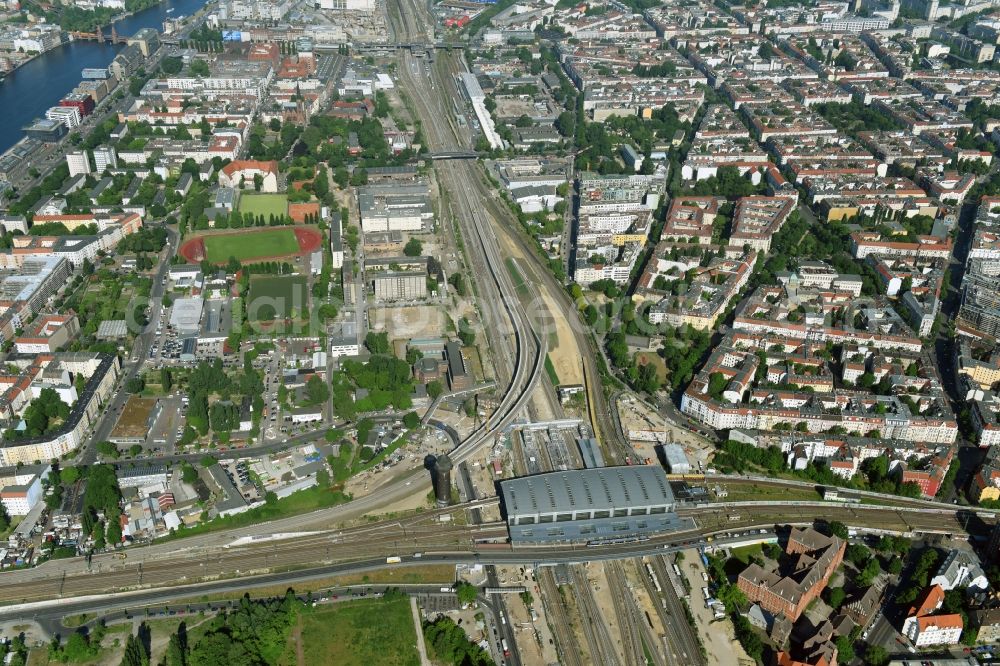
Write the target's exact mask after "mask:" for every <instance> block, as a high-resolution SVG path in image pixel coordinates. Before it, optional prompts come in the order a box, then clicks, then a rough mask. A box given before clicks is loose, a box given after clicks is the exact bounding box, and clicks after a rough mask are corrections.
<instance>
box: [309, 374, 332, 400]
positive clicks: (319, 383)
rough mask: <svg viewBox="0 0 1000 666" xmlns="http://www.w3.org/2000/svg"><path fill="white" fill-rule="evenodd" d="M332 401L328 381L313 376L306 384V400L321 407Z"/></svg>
mask: <svg viewBox="0 0 1000 666" xmlns="http://www.w3.org/2000/svg"><path fill="white" fill-rule="evenodd" d="M329 399H330V386H329V385H328V384H327V383H326V380H325V379H323V378H321V377H319V376H318V375H313V376H312V377H310V378H309V381H308V382H306V400H307V401H308V402H309V404H311V405H319V404H322V403H324V402H326V401H327V400H329Z"/></svg>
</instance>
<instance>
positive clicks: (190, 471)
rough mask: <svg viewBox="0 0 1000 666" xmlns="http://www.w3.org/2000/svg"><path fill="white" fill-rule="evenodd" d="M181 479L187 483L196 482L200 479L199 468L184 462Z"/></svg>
mask: <svg viewBox="0 0 1000 666" xmlns="http://www.w3.org/2000/svg"><path fill="white" fill-rule="evenodd" d="M181 480H182V481H183V482H184V483H187V484H191V483H194V482H195V481H197V480H198V470H196V469H195V468H194V467H193V466H192V465H191V464H190V463H184V464H183V465H182V466H181Z"/></svg>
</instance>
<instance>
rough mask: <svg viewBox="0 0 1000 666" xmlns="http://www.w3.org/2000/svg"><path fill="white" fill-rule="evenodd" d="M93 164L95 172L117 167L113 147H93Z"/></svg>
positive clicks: (116, 156)
mask: <svg viewBox="0 0 1000 666" xmlns="http://www.w3.org/2000/svg"><path fill="white" fill-rule="evenodd" d="M94 166H95V167H97V169H96V170H97V173H104V170H105V169H108V168H111V169H117V168H118V155H116V154H115V149H114V148H112V147H111V146H107V145H105V146H98V147H97V148H94Z"/></svg>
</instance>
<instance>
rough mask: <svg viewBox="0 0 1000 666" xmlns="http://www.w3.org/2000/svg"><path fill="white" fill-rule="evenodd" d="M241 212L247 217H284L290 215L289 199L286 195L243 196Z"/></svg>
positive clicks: (241, 198)
mask: <svg viewBox="0 0 1000 666" xmlns="http://www.w3.org/2000/svg"><path fill="white" fill-rule="evenodd" d="M239 209H240V212H241V213H243V214H244V215H246V214H247V213H250V214H251V215H263V216H264V218H265V219H267V218H268V217H269V216H270V215H274V216H275V217H278V216H281V217H284V216H285V215H287V214H288V197H287V196H286V195H284V194H250V193H247V194H241V195H240V205H239Z"/></svg>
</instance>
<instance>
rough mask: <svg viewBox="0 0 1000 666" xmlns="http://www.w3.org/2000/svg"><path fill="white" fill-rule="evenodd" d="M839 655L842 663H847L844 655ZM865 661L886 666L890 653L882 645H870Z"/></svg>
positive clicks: (866, 651)
mask: <svg viewBox="0 0 1000 666" xmlns="http://www.w3.org/2000/svg"><path fill="white" fill-rule="evenodd" d="M838 656H839V657H840V661H841V662H842V663H847V662H846V661H844V658H843V656H842V655H838ZM865 663H866V664H868V665H869V666H885V664H888V663H889V653H888V652H887V651H886V649H885V648H884V647H882V646H881V645H869V646H868V647H866V648H865Z"/></svg>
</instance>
